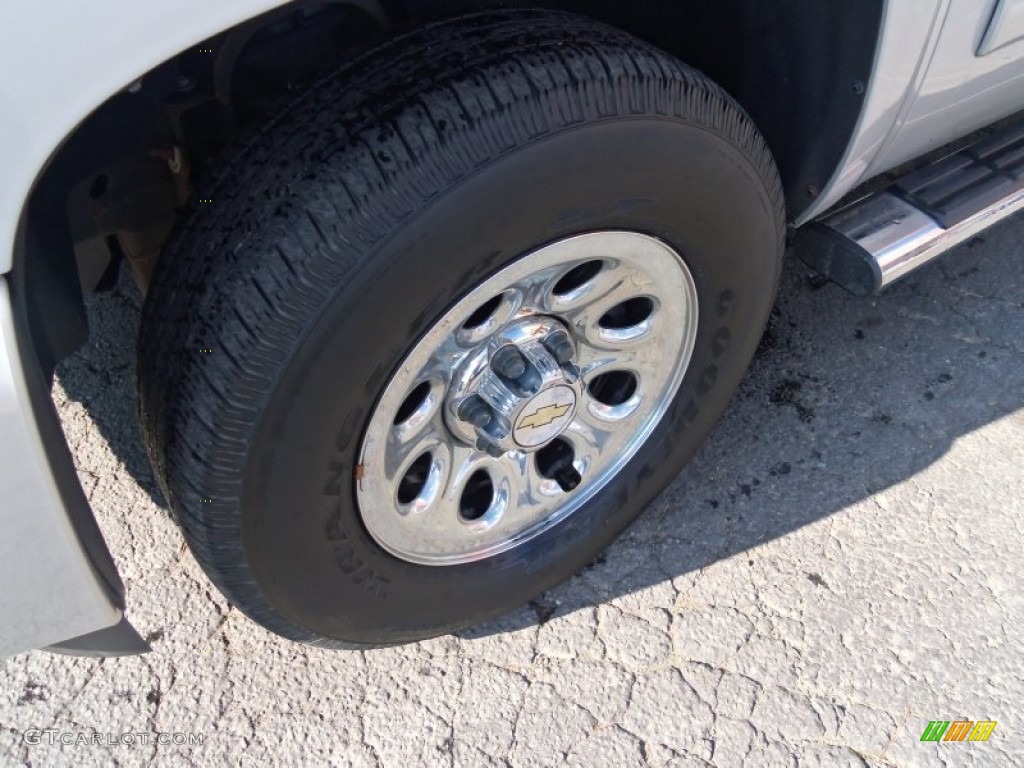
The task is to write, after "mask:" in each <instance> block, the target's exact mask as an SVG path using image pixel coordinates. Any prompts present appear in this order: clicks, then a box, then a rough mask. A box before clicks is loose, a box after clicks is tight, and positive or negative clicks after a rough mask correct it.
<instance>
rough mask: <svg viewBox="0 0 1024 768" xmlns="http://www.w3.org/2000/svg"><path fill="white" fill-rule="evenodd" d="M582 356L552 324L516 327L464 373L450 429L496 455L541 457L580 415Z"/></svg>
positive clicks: (455, 390)
mask: <svg viewBox="0 0 1024 768" xmlns="http://www.w3.org/2000/svg"><path fill="white" fill-rule="evenodd" d="M575 356H576V347H575V344H574V342H573V340H572V337H571V335H570V334H569V332H568V330H567V329H566V327H565V326H564V325H563V324H562V323H560V322H559V321H558V320H556V319H554V318H552V317H545V316H533V317H527V318H524V319H523V320H520V321H518V322H514V323H512V324H510V325H509V326H508V327H507V328H505V329H504V330H503V331H501V332H500V333H498V334H496V335H495V336H494V337H492V338H491V339H490V340H488V341H487V342H486V343H485V344H482V345H481V346H480V347H479V348H477V349H475V350H474V351H473V352H472V353H471V354H470V355H469V356H468V357H467V358H466V360H465V361H464V362H463V363H462V365H461V366H460V368H459V370H458V372H457V374H456V376H455V377H454V381H453V386H452V387H451V390H450V392H449V395H448V398H447V408H446V420H447V423H448V428H449V429H450V430H451V432H452V433H453V434H454V435H455V436H456V437H458V438H459V439H460V440H462V441H463V442H465V443H468V444H470V445H473V446H475V447H476V448H478V449H480V450H482V451H486V452H487V453H490V454H491V455H493V456H501V455H504V454H505V453H507V452H508V451H524V452H532V451H537V450H540V449H541V448H543V447H544V446H545V445H547V444H549V443H550V442H551V441H552V440H554V439H555V438H557V437H558V436H559V435H560V434H562V432H563V431H565V429H566V428H568V426H569V425H570V424H571V423H572V420H573V418H574V417H575V416H576V405H577V403H578V402H579V398H580V395H581V392H580V387H581V384H580V375H579V370H578V369H577V368H576V365H575V363H574V362H573V360H574V358H575Z"/></svg>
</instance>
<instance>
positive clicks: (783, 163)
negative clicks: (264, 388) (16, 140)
mask: <svg viewBox="0 0 1024 768" xmlns="http://www.w3.org/2000/svg"><path fill="white" fill-rule="evenodd" d="M511 4H512V3H508V2H493V1H492V0H326V1H325V0H298V1H297V2H294V3H291V4H289V5H287V6H284V7H282V8H279V9H277V10H275V11H272V12H270V13H267V14H264V15H262V16H259V17H257V18H256V19H253V20H250V21H247V22H245V23H243V24H240V25H238V26H236V27H234V28H232V29H229V30H225V31H224V32H222V33H220V34H218V35H216V36H214V37H212V38H210V39H208V40H205V41H203V42H201V43H199V44H197V45H196V46H194V47H193V48H191V49H189V50H187V51H184V52H182V53H180V54H179V55H177V56H175V57H174V58H172V59H171V60H169V61H167V62H165V63H164V64H162V65H160V66H159V67H157V68H156V69H154V70H152V71H150V72H149V73H146V74H144V75H142V76H141V77H140V79H139V80H138V81H137V82H136V83H135V84H133V85H132V86H130V87H129V88H128V89H126V90H125V91H122V92H121V93H119V94H117V95H115V96H113V97H112V98H111V99H109V100H108V101H107V102H106V103H104V104H103V105H102V106H100V107H99V108H98V109H97V110H96V111H95V112H94V113H93V114H92V115H90V116H89V117H88V118H87V119H86V120H85V121H83V123H82V124H80V126H79V127H78V128H77V129H76V130H75V132H74V133H73V134H72V135H71V136H69V137H68V138H67V139H66V140H65V142H64V144H63V145H62V146H61V148H60V149H59V150H58V151H57V152H56V153H55V155H54V157H53V158H52V159H51V162H50V163H49V165H48V166H47V169H46V171H45V172H44V174H43V175H42V176H41V178H40V180H39V182H38V183H37V185H36V187H35V189H34V191H33V193H32V195H31V197H30V199H29V201H28V204H27V206H26V215H25V217H24V219H23V230H24V232H25V234H24V236H23V237H22V238H21V240H22V242H23V243H24V244H25V247H24V248H22V249H20V254H16V262H15V271H16V272H17V273H18V274H19V275H20V278H19V279H20V282H21V283H22V284H23V285H24V288H25V289H24V291H23V292H22V295H23V296H24V297H25V299H26V302H27V307H26V312H27V314H28V316H29V318H30V319H31V318H33V317H34V318H35V319H34V320H33V321H31V322H30V323H29V326H30V329H31V331H32V337H33V340H34V342H35V344H36V347H37V349H39V352H40V358H41V360H42V361H43V364H44V368H45V369H47V370H52V365H53V363H54V362H56V361H57V360H59V359H60V358H61V357H62V356H64V355H65V354H67V353H68V352H69V351H70V350H72V349H74V348H75V346H77V344H78V343H80V342H81V340H82V338H83V334H82V329H83V325H82V311H81V294H82V292H86V293H87V292H90V291H92V290H95V289H97V288H102V287H104V285H105V284H107V283H109V281H110V279H111V277H112V276H113V275H114V274H115V270H116V268H117V265H119V264H120V263H121V262H126V263H128V264H129V265H130V266H131V268H132V271H133V274H134V275H135V277H136V280H137V282H138V283H139V284H140V286H142V287H143V289H144V288H145V285H146V284H147V281H148V276H149V274H150V273H151V271H152V269H153V266H154V264H155V261H156V259H157V256H158V254H159V252H160V248H161V246H162V245H163V243H164V242H165V240H166V238H167V237H168V235H169V233H170V231H171V229H172V228H173V226H174V224H175V221H176V219H177V217H178V214H179V212H180V211H181V210H182V208H183V207H184V206H185V204H186V202H187V201H188V200H189V199H190V197H191V189H192V181H193V179H194V178H196V177H197V176H200V175H201V174H202V173H203V172H204V170H205V169H206V168H208V167H210V166H211V165H212V164H213V163H214V162H215V160H216V158H217V156H218V155H219V153H220V152H221V150H222V149H223V148H224V147H225V146H227V145H228V143H229V142H230V141H231V140H232V138H233V137H234V136H235V135H236V134H237V133H238V132H239V131H240V130H242V129H244V128H245V127H246V126H247V125H250V124H252V123H253V122H255V121H257V120H258V119H259V118H260V117H261V116H263V115H265V114H267V113H268V112H270V111H272V110H273V109H274V108H275V106H277V105H278V104H280V103H281V101H282V100H284V99H286V98H287V97H288V94H289V93H290V92H291V91H293V90H296V89H298V88H301V87H302V86H303V85H304V84H305V83H308V82H309V81H311V80H312V79H314V78H315V77H317V76H318V74H319V73H321V72H323V71H325V70H327V69H330V68H332V67H334V66H336V65H337V63H339V61H341V60H343V59H344V58H346V57H349V56H352V55H354V53H355V52H358V51H359V50H360V49H361V48H364V47H366V46H369V45H371V44H372V43H373V42H374V41H375V40H378V39H380V37H381V36H383V35H386V34H388V33H389V32H391V31H392V30H395V29H400V28H401V27H403V26H405V25H409V24H414V23H416V22H419V21H423V20H427V19H433V18H439V17H444V16H448V15H452V14H456V13H461V12H466V11H472V10H478V9H481V8H486V7H489V6H490V7H494V6H502V7H507V6H509V5H511ZM519 4H521V3H519ZM529 5H532V6H534V7H536V6H542V7H548V8H553V9H559V10H568V11H575V12H579V13H583V14H586V15H590V16H592V17H596V18H599V19H602V20H604V21H606V22H608V23H610V24H612V25H614V26H617V27H620V28H623V29H625V30H627V31H630V32H632V33H633V34H635V35H637V36H638V37H640V38H642V39H645V40H648V41H649V42H651V43H653V44H655V45H658V46H660V47H662V48H664V49H666V50H669V51H670V52H672V53H674V54H676V55H678V56H679V57H680V58H682V59H683V60H685V61H687V62H688V63H690V64H692V65H694V66H696V67H698V68H699V69H701V70H703V71H704V72H705V73H707V74H708V75H709V76H710V77H712V78H713V79H714V80H716V81H717V82H718V83H719V84H721V85H722V86H723V87H725V88H726V89H727V90H728V91H729V92H730V93H731V94H732V95H733V96H734V97H735V98H736V99H737V100H738V101H739V102H740V104H742V105H743V107H744V108H745V109H746V110H747V111H748V112H749V113H750V114H751V116H752V117H753V119H754V121H755V123H756V124H757V125H758V127H759V129H760V130H761V132H762V133H763V134H764V136H765V138H766V140H767V142H768V144H769V147H770V148H771V150H772V152H773V154H774V156H775V159H776V162H777V164H778V166H779V169H780V172H781V175H782V180H783V184H784V188H785V192H786V199H787V203H788V207H789V213H790V216H791V217H796V216H797V215H799V213H800V212H801V211H802V210H803V209H804V208H806V207H807V205H808V204H809V203H811V202H812V201H813V199H814V198H815V197H816V196H817V195H818V193H819V191H820V190H821V189H823V188H824V187H825V185H826V183H827V182H828V180H829V179H830V177H831V176H832V174H833V172H834V171H835V169H836V168H837V167H838V164H839V162H840V159H841V157H842V155H843V153H844V152H845V150H846V147H847V145H848V143H849V139H850V137H851V135H852V133H853V130H854V127H855V125H856V122H857V119H858V117H859V115H860V109H861V104H862V100H863V95H864V93H865V89H866V85H867V82H868V78H869V77H870V74H871V68H872V63H873V59H874V52H875V47H876V44H877V40H878V37H879V30H880V25H881V20H882V12H883V0H865V2H862V3H856V4H854V3H846V4H838V5H835V4H828V6H827V7H826V6H825V4H822V3H820V2H818V1H817V0H790V1H789V2H786V3H764V2H762V1H761V0H719V1H718V2H715V3H710V4H709V3H704V2H700V1H699V0H630V2H624V0H533V1H532V2H529ZM19 262H20V263H19ZM36 296H38V297H40V300H39V301H36V300H34V297H36ZM42 297H48V298H47V300H46V306H45V310H46V311H45V312H44V311H40V309H39V306H40V305H41V304H42ZM54 298H60V299H61V302H60V306H59V307H55V306H54ZM34 306H35V311H34V312H33V307H34Z"/></svg>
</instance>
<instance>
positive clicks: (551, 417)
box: [517, 403, 572, 429]
mask: <svg viewBox="0 0 1024 768" xmlns="http://www.w3.org/2000/svg"><path fill="white" fill-rule="evenodd" d="M571 408H572V403H566V404H565V405H545V406H544V407H543V408H539V409H537V410H536V411H534V412H533V413H531V414H530V415H529V416H524V417H523V419H522V420H521V421H520V422H519V426H518V427H517V429H537V428H538V427H546V426H547V425H548V424H551V423H552V422H555V421H558V420H559V419H560V418H562V417H563V416H565V414H567V413H568V412H569V409H571Z"/></svg>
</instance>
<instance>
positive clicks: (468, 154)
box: [139, 11, 784, 647]
mask: <svg viewBox="0 0 1024 768" xmlns="http://www.w3.org/2000/svg"><path fill="white" fill-rule="evenodd" d="M202 196H203V197H204V198H209V199H212V200H213V201H214V203H213V204H212V205H208V206H204V207H203V208H202V209H200V210H197V211H196V212H195V214H194V215H193V216H192V218H191V219H190V221H189V222H188V223H187V224H186V225H185V226H184V227H183V228H182V230H181V232H180V233H179V235H178V237H177V238H176V241H175V243H174V244H173V246H172V247H171V248H170V249H169V250H168V252H167V253H166V254H165V257H164V258H163V259H162V261H161V265H160V267H159V268H158V271H157V274H156V276H155V279H154V283H153V286H152V288H151V292H150V295H149V297H148V299H147V304H146V307H145V309H144V313H143V322H142V329H141V337H140V345H139V387H140V403H141V406H140V407H141V419H142V425H143V428H144V433H145V437H146V443H147V447H148V450H149V452H150V455H151V457H152V460H153V464H154V467H155V470H156V474H157V476H158V477H159V479H160V482H161V484H162V485H163V487H164V489H165V492H166V493H167V495H168V498H169V499H170V503H171V505H172V508H173V510H174V512H175V514H176V515H177V517H178V519H179V521H180V523H181V525H182V528H183V530H184V532H185V535H186V538H187V540H188V542H189V545H190V547H191V548H192V551H193V553H194V554H195V556H196V558H197V559H198V560H199V562H200V563H201V564H202V566H203V567H204V569H205V570H206V572H207V573H208V574H209V575H210V577H211V579H212V580H213V581H214V582H215V583H216V584H217V585H218V586H219V587H220V588H221V589H222V590H223V591H224V592H225V594H226V595H227V596H228V597H229V599H230V600H231V601H232V602H233V603H234V604H235V605H237V606H238V607H239V608H241V609H242V610H243V611H245V612H246V613H247V614H248V615H249V616H251V617H252V618H253V619H255V620H256V621H259V622H261V623H262V624H263V625H264V626H266V627H268V628H269V629H271V630H273V631H275V632H278V633H280V634H282V635H284V636H286V637H290V638H294V639H296V640H302V641H305V642H311V643H317V644H322V645H330V646H336V647H366V646H372V645H381V644H389V643H398V642H407V641H412V640H415V639H418V638H423V637H428V636H432V635H437V634H441V633H445V632H450V631H453V630H456V629H458V628H462V627H465V626H468V625H471V624H474V623H477V622H480V621H483V620H485V619H487V618H490V617H493V616H495V615H498V614H500V613H503V612H505V611H508V610H510V609H512V608H514V607H516V606H518V605H520V604H522V603H524V602H526V601H528V600H529V599H531V598H532V597H533V596H535V595H537V594H538V593H540V592H542V591H544V590H546V589H548V588H550V587H552V586H554V585H555V584H557V583H559V582H560V581H562V580H564V579H566V578H568V577H569V576H571V575H572V574H573V573H574V572H575V571H577V570H578V569H579V568H581V567H582V566H584V565H585V564H586V563H588V562H589V561H591V560H592V559H593V558H594V557H595V556H596V555H597V554H598V553H599V552H600V551H601V550H602V549H603V548H604V547H606V546H607V545H608V544H609V543H610V542H611V541H612V540H613V539H614V538H615V537H616V536H617V535H618V534H619V533H620V532H621V531H622V530H623V529H624V528H625V527H626V526H627V525H628V524H629V523H630V522H632V520H634V519H635V517H636V516H637V515H638V514H639V512H640V511H641V510H642V509H643V507H644V506H645V505H646V504H647V503H648V502H649V501H650V500H651V499H652V498H653V497H654V495H655V494H657V493H658V492H659V491H660V490H661V489H662V488H663V487H664V486H665V485H666V484H667V483H668V482H669V481H670V480H671V479H672V478H673V477H674V476H675V475H676V474H677V473H678V471H679V470H680V468H681V467H682V466H683V465H684V464H685V463H686V461H687V460H688V459H689V457H690V456H691V455H692V454H693V453H694V452H695V451H696V449H697V448H698V447H699V446H700V444H701V443H702V441H703V439H704V437H705V436H706V435H707V433H708V432H709V431H710V429H711V427H712V426H713V425H714V423H715V421H716V420H717V419H718V417H719V416H720V414H721V413H722V411H723V410H724V409H725V407H726V405H727V404H728V401H729V398H730V397H731V395H732V392H733V391H734V389H735V387H736V385H737V384H738V382H739V380H740V378H741V377H742V375H743V373H744V372H745V370H746V367H747V365H748V363H749V360H750V358H751V356H752V355H753V352H754V349H755V348H756V346H757V343H758V340H759V338H760V335H761V332H762V329H763V327H764V323H765V321H766V319H767V316H768V313H769V311H770V308H771V304H772V301H773V298H774V293H775V287H776V284H777V280H778V274H779V267H780V259H781V253H782V241H783V235H784V211H783V203H782V193H781V189H780V185H779V181H778V176H777V173H776V170H775V167H774V164H773V162H772V159H771V156H770V154H769V152H768V150H767V149H766V147H765V144H764V142H763V141H762V139H761V138H760V137H759V135H758V133H757V131H756V130H755V128H754V126H753V124H752V123H751V122H750V120H749V118H747V116H746V115H745V114H744V113H743V111H742V110H741V109H740V108H739V107H738V106H737V105H736V104H735V103H734V102H733V101H731V100H730V99H729V97H728V96H726V95H725V94H724V92H722V91H721V90H720V89H719V88H717V87H716V86H715V85H714V84H713V83H711V82H710V81H708V80H707V79H706V78H704V77H703V76H701V75H700V74H699V73H697V72H695V71H694V70H692V69H689V68H688V67H686V66H685V65H684V64H682V63H680V62H678V61H677V60H675V59H673V58H672V57H670V56H668V55H667V54H665V53H663V52H660V51H658V50H656V49H653V48H651V47H649V46H646V45H645V44H643V43H641V42H638V41H636V40H634V39H633V38H631V37H629V36H628V35H625V34H623V33H621V32H618V31H616V30H613V29H609V28H607V27H604V26H602V25H600V24H596V23H594V22H592V21H589V20H586V19H581V18H579V17H575V16H568V15H563V14H556V13H547V12H529V11H523V12H499V13H491V14H478V15H473V16H468V17H464V18H461V19H456V20H452V21H447V22H443V23H439V24H435V25H432V26H429V27H426V28H424V29H421V30H417V31H414V32H411V33H409V34H407V35H405V36H402V37H400V38H397V39H394V40H392V41H390V42H388V43H387V44H386V45H385V46H384V47H382V48H380V49H377V50H375V51H373V52H371V53H369V54H367V55H366V56H364V57H363V58H361V59H359V60H358V61H355V62H353V63H352V64H351V65H349V66H348V67H346V68H345V69H343V70H342V71H340V72H339V73H337V74H336V75H335V76H333V77H331V78H328V79H327V80H325V81H323V82H322V83H320V84H319V85H318V86H317V87H315V88H314V89H313V90H312V91H311V92H310V93H308V94H306V95H305V96H304V97H303V98H302V99H300V100H299V101H298V102H296V103H295V104H293V105H292V106H291V107H290V108H289V109H288V110H286V111H285V112H284V113H283V114H282V115H281V116H280V117H279V118H278V119H276V120H275V121H273V122H271V123H270V124H268V125H267V126H266V127H265V129H264V130H263V132H262V133H261V134H259V135H257V136H254V137H252V138H251V139H250V140H249V141H248V142H247V143H245V145H244V146H242V147H241V148H240V149H239V150H238V151H237V152H236V153H235V155H234V157H233V159H232V160H231V161H230V162H229V163H228V164H227V165H226V167H225V169H224V171H223V172H222V173H221V175H220V177H219V179H217V180H216V181H214V182H213V183H212V185H211V188H210V190H209V191H204V192H203V195H202ZM601 230H621V231H626V232H638V233H643V234H646V235H650V236H652V237H656V238H659V239H661V240H662V241H664V242H665V243H668V244H670V245H671V246H672V248H674V249H675V250H676V251H677V252H678V253H680V254H681V255H682V257H683V259H684V261H685V262H686V264H687V266H688V267H689V270H690V272H691V273H692V276H693V280H694V283H695V285H696V290H697V295H698V299H699V307H700V317H699V330H698V334H697V339H696V343H695V349H694V353H693V357H692V360H691V362H690V366H689V368H688V369H687V372H686V375H685V377H684V379H683V381H682V384H681V386H680V387H679V390H678V394H677V396H676V397H675V399H674V400H673V401H672V403H671V405H670V406H669V407H668V410H667V412H666V414H665V416H664V418H663V419H662V421H661V422H660V424H659V425H658V427H657V428H656V429H655V430H654V432H653V433H652V435H651V437H650V438H649V439H648V441H647V443H645V444H644V445H643V447H642V448H641V449H640V450H639V452H638V453H637V454H636V455H635V457H634V458H633V459H632V460H631V461H630V462H629V463H628V464H627V465H626V467H625V469H624V470H623V471H622V472H621V473H620V474H619V475H618V476H617V477H615V478H614V479H613V480H612V481H611V482H610V483H609V484H608V485H607V486H606V487H605V488H603V490H602V491H601V492H600V493H599V494H598V495H597V496H596V497H595V498H593V499H592V500H591V501H589V502H587V503H586V504H585V505H584V506H583V507H582V508H581V509H579V510H578V511H576V512H574V513H573V514H572V515H571V516H569V517H568V518H567V519H565V520H564V521H562V522H560V523H559V524H558V525H557V526H555V527H554V528H553V529H551V530H550V531H547V532H545V533H544V534H542V535H540V536H538V537H536V538H534V539H532V540H530V541H529V543H527V544H523V545H521V546H519V547H517V548H516V549H513V550H511V551H508V552H505V553H504V554H501V555H497V556H495V557H491V558H488V559H486V560H482V561H479V562H474V563H467V564H462V565H456V566H445V567H431V566H423V565H416V564H414V563H411V562H406V561H404V560H402V559H399V558H397V557H394V556H393V555H391V554H388V553H387V552H385V551H384V550H383V549H381V547H380V546H378V545H377V544H376V542H375V541H374V540H373V539H372V537H371V536H370V535H369V534H368V533H367V531H366V529H365V527H364V526H363V524H362V521H361V519H360V513H359V510H358V509H357V507H356V504H355V500H354V499H355V493H354V484H355V481H356V480H355V478H356V476H357V475H358V473H359V471H360V468H359V467H358V466H357V452H358V450H359V446H360V442H361V439H362V435H363V433H364V430H365V429H366V423H367V419H368V417H369V414H370V413H371V411H372V409H373V407H374V404H375V403H376V402H377V399H378V398H379V397H380V393H381V391H382V388H383V387H384V386H385V384H386V383H387V382H388V381H389V379H390V377H391V375H392V373H393V372H394V371H395V370H396V369H397V368H398V366H399V365H400V364H401V361H402V360H403V358H404V357H405V356H406V354H407V352H408V350H409V349H410V347H411V346H412V344H414V343H415V342H416V340H417V339H419V338H421V337H422V335H423V334H424V333H425V332H426V331H427V330H428V329H429V328H430V327H431V325H432V324H433V323H434V321H435V320H436V319H437V318H439V317H440V316H441V315H442V314H444V312H445V311H446V309H447V308H448V307H449V306H451V305H452V304H453V303H454V302H455V301H456V300H458V299H459V298H460V297H461V296H463V295H466V294H467V293H468V292H469V291H470V290H472V289H473V288H474V286H476V285H479V284H480V283H481V282H482V281H483V280H484V279H485V278H486V277H487V276H488V275H491V274H493V273H495V272H497V271H498V270H499V269H501V268H502V267H504V266H506V265H507V264H509V263H512V262H514V261H515V260H516V259H518V258H519V257H521V256H523V255H525V254H527V253H530V252H532V251H535V250H536V249H538V248H539V247H541V246H543V245H545V244H547V243H551V242H555V241H558V240H560V239H563V238H567V237H571V236H573V235H577V234H581V233H587V232H594V231H601ZM200 350H212V352H209V353H204V352H201V351H200Z"/></svg>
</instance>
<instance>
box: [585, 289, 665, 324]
mask: <svg viewBox="0 0 1024 768" xmlns="http://www.w3.org/2000/svg"><path fill="white" fill-rule="evenodd" d="M654 308H655V306H654V299H651V298H650V297H648V296H638V297H636V298H634V299H627V300H626V301H623V302H621V303H619V304H616V305H615V306H614V307H612V308H611V309H609V310H608V311H607V312H605V313H604V314H603V315H602V316H601V319H600V320H598V321H597V324H598V326H599V327H600V328H602V329H603V330H606V331H624V330H627V329H630V328H636V327H637V326H639V325H642V324H643V323H646V322H647V321H648V320H650V319H651V316H652V315H653V314H654Z"/></svg>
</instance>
